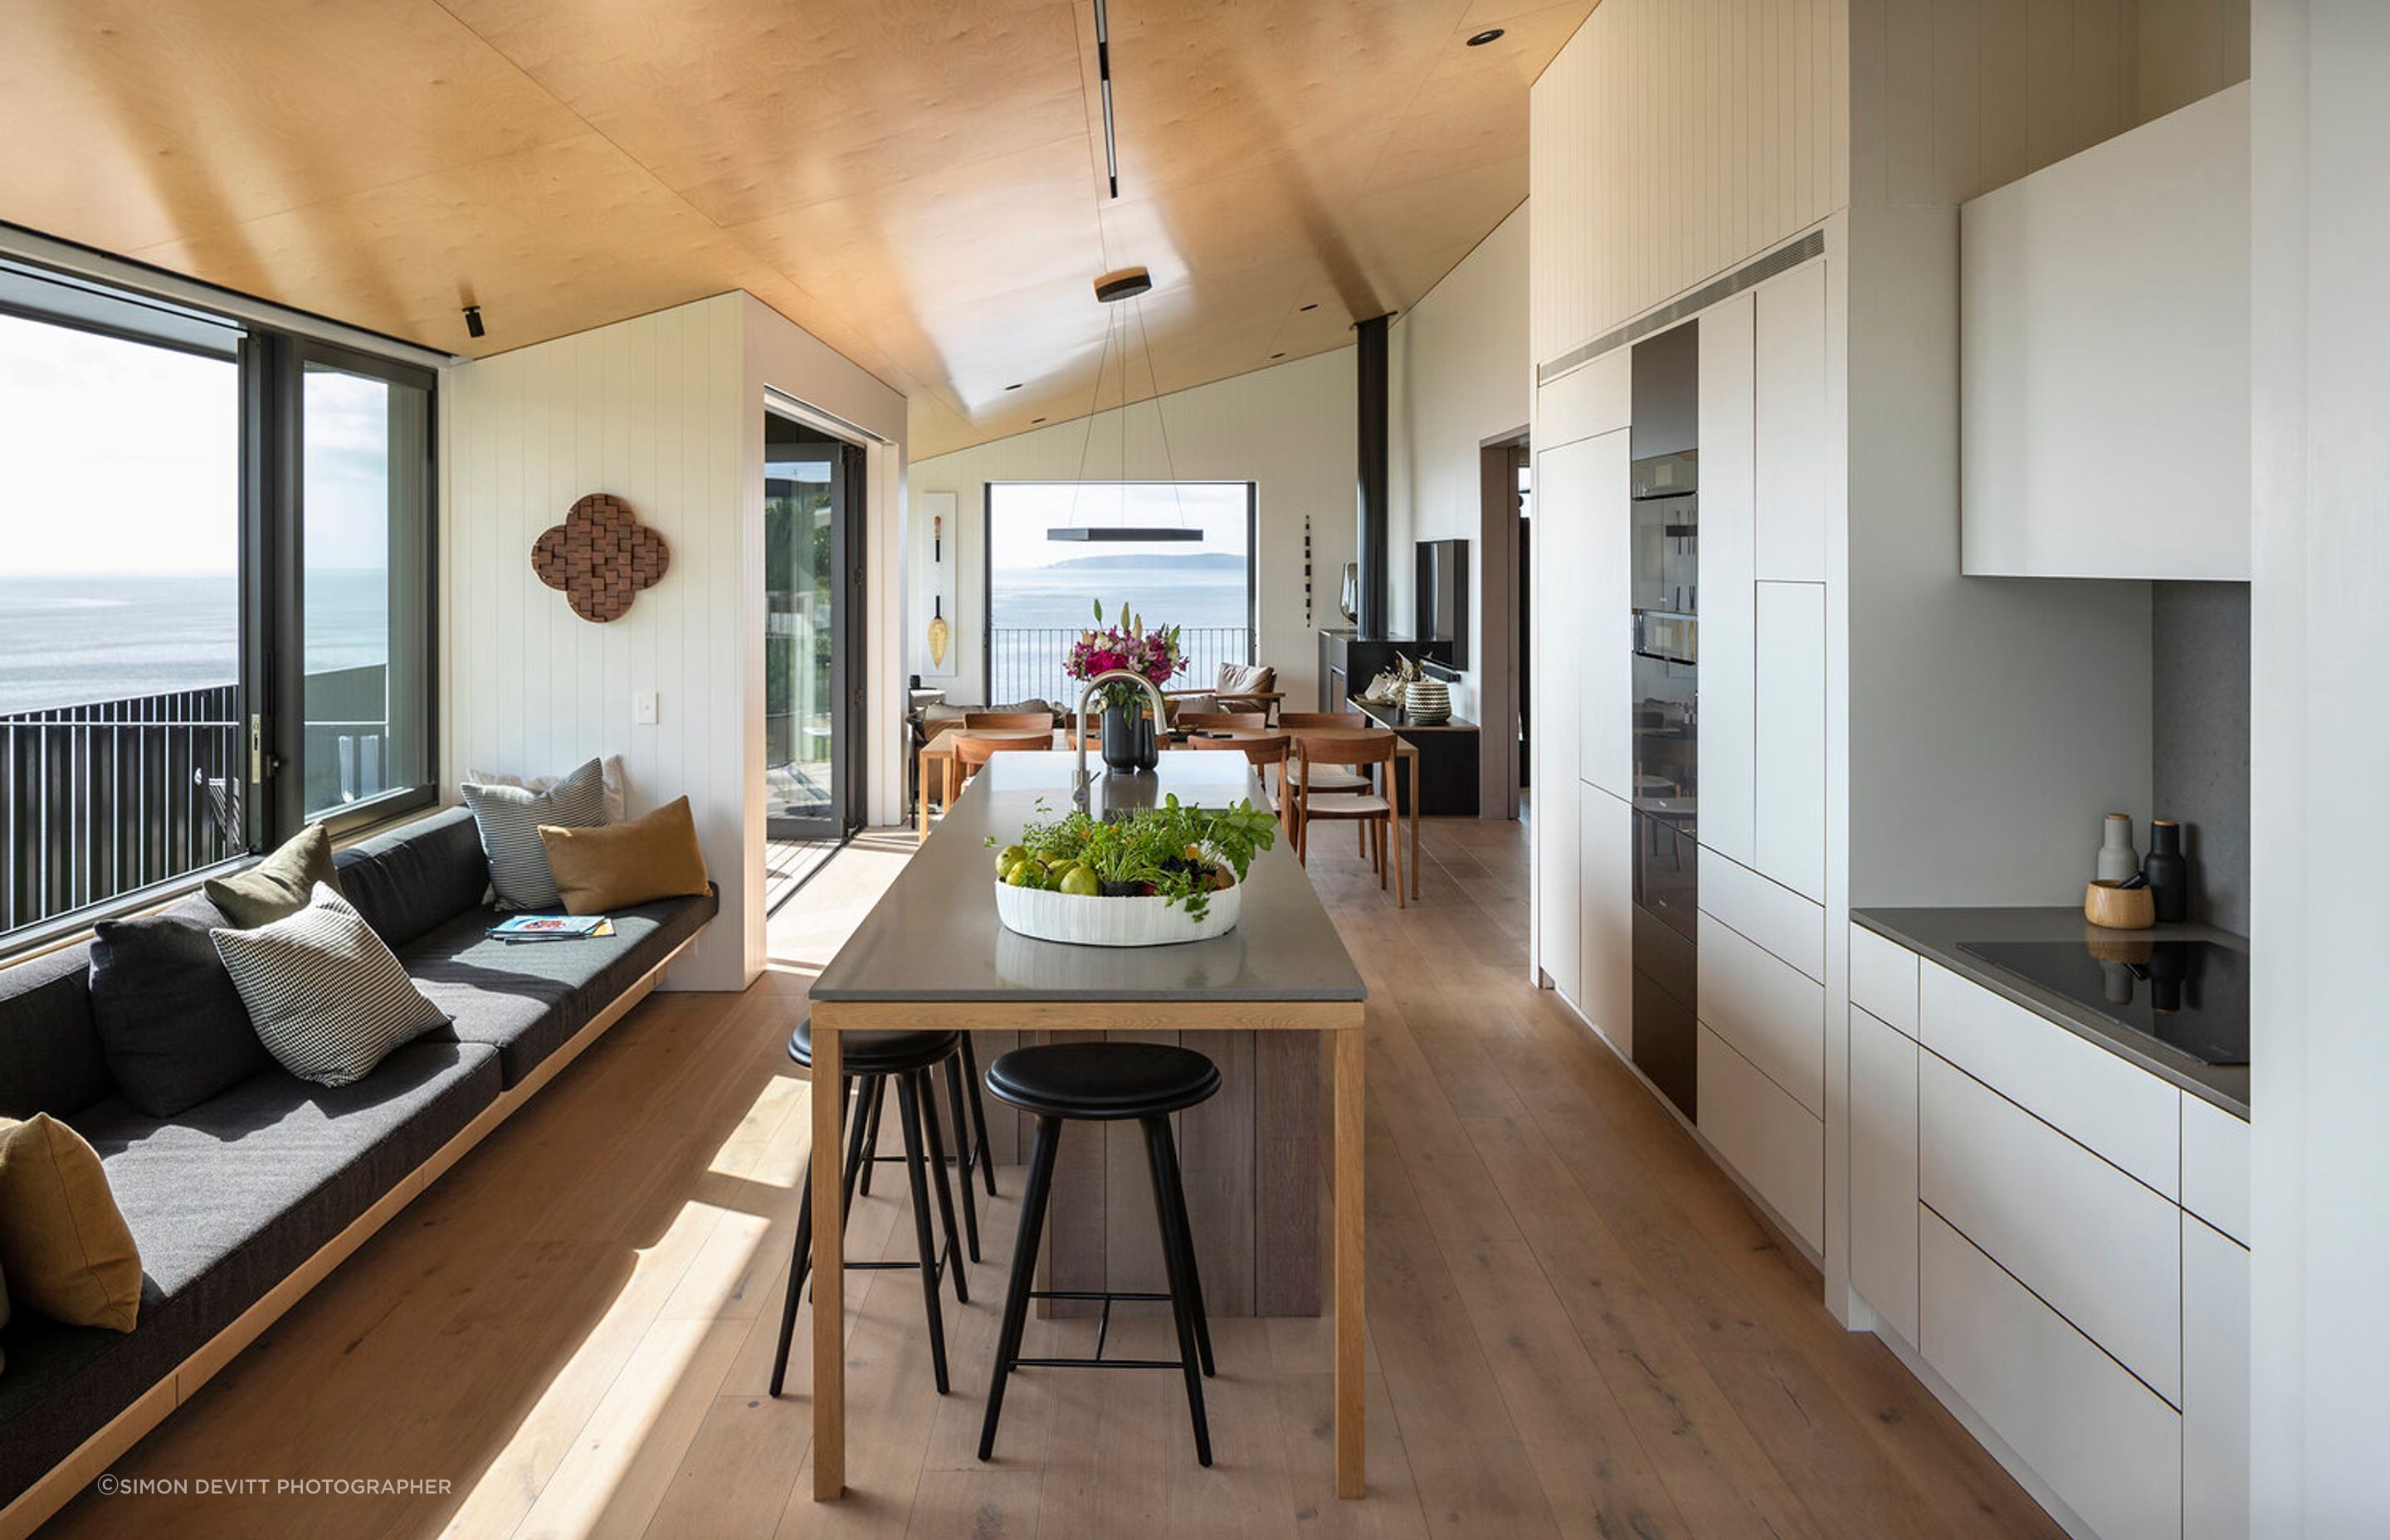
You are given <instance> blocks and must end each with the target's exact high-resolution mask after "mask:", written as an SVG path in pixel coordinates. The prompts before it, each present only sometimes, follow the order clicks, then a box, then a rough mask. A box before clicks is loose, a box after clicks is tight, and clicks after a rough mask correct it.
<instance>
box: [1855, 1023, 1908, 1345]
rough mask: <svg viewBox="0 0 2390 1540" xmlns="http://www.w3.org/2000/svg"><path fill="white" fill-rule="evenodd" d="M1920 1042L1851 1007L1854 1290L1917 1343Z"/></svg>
mask: <svg viewBox="0 0 2390 1540" xmlns="http://www.w3.org/2000/svg"><path fill="white" fill-rule="evenodd" d="M1917 1166H1918V1157H1917V1045H1916V1043H1915V1042H1913V1041H1912V1040H1911V1039H1909V1038H1908V1037H1907V1036H1905V1035H1903V1034H1902V1033H1898V1032H1895V1031H1894V1030H1893V1029H1892V1028H1891V1027H1889V1026H1886V1025H1885V1024H1884V1023H1883V1022H1882V1021H1880V1020H1876V1018H1874V1017H1873V1016H1870V1015H1869V1014H1868V1013H1867V1012H1866V1011H1864V1010H1860V1009H1857V1008H1856V1007H1854V1008H1853V1009H1852V1011H1851V1287H1852V1288H1854V1289H1856V1290H1858V1292H1859V1297H1860V1298H1861V1299H1864V1300H1866V1301H1867V1303H1869V1304H1870V1305H1871V1306H1873V1307H1874V1309H1875V1313H1876V1315H1877V1316H1878V1317H1879V1318H1881V1319H1882V1321H1883V1322H1884V1323H1886V1324H1888V1325H1889V1326H1891V1328H1893V1329H1894V1330H1895V1331H1896V1332H1898V1333H1899V1334H1900V1338H1901V1341H1905V1342H1908V1343H1910V1344H1911V1345H1914V1344H1915V1343H1916V1341H1917V1329H1918V1328H1917Z"/></svg>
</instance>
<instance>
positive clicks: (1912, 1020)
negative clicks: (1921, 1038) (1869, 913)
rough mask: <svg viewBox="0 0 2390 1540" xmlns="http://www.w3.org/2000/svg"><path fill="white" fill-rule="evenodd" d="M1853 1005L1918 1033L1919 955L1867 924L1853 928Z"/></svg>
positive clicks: (1910, 1033)
mask: <svg viewBox="0 0 2390 1540" xmlns="http://www.w3.org/2000/svg"><path fill="white" fill-rule="evenodd" d="M1851 1004H1853V1005H1855V1006H1857V1007H1859V1008H1860V1009H1861V1010H1864V1011H1867V1012H1868V1013H1869V1014H1870V1015H1872V1016H1873V1017H1874V1018H1875V1019H1876V1020H1879V1021H1882V1023H1883V1024H1884V1025H1886V1026H1888V1027H1895V1028H1898V1029H1899V1030H1900V1031H1902V1032H1904V1033H1908V1035H1909V1036H1911V1037H1914V1036H1916V1035H1917V954H1916V953H1914V952H1911V951H1910V950H1909V949H1908V947H1906V946H1903V945H1901V944H1900V943H1898V942H1896V941H1894V940H1892V939H1891V938H1890V937H1888V936H1879V935H1877V934H1876V933H1875V932H1874V931H1872V930H1869V929H1868V928H1867V927H1866V926H1864V925H1853V926H1852V927H1851Z"/></svg>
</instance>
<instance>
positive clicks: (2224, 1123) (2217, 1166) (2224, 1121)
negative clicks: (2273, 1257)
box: [2182, 1091, 2250, 1246]
mask: <svg viewBox="0 0 2390 1540" xmlns="http://www.w3.org/2000/svg"><path fill="white" fill-rule="evenodd" d="M2182 1206H2183V1207H2184V1208H2186V1209H2189V1210H2190V1211H2191V1213H2195V1214H2197V1215H2199V1217H2200V1218H2202V1219H2204V1220H2206V1221H2207V1222H2208V1223H2209V1224H2211V1225H2213V1226H2216V1227H2217V1229H2219V1230H2222V1231H2223V1232H2224V1233H2225V1234H2226V1235H2229V1236H2230V1237H2231V1238H2233V1239H2235V1240H2237V1241H2239V1242H2240V1243H2241V1244H2242V1245H2243V1246H2246V1245H2248V1244H2249V1223H2250V1222H2249V1125H2248V1124H2247V1123H2243V1122H2242V1120H2241V1119H2239V1118H2236V1117H2234V1116H2233V1115H2232V1114H2231V1113H2229V1112H2228V1111H2226V1110H2224V1109H2223V1108H2221V1107H2218V1106H2217V1105H2216V1104H2215V1103H2214V1102H2212V1101H2205V1100H2203V1099H2202V1098H2200V1097H2195V1096H2192V1095H2191V1093H2190V1092H2188V1091H2185V1092H2183V1093H2182Z"/></svg>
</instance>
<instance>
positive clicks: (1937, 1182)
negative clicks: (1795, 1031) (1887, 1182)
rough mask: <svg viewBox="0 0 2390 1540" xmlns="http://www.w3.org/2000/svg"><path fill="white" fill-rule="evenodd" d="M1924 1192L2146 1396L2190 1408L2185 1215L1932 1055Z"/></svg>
mask: <svg viewBox="0 0 2390 1540" xmlns="http://www.w3.org/2000/svg"><path fill="white" fill-rule="evenodd" d="M1917 1126H1918V1143H1919V1149H1920V1160H1919V1172H1918V1183H1917V1192H1918V1196H1919V1197H1920V1198H1921V1199H1923V1200H1925V1202H1926V1203H1928V1204H1930V1205H1931V1206H1932V1207H1933V1209H1934V1212H1935V1213H1939V1214H1940V1215H1941V1216H1942V1217H1943V1218H1944V1219H1946V1220H1947V1221H1948V1222H1949V1223H1950V1224H1951V1225H1952V1226H1955V1227H1956V1228H1957V1229H1958V1230H1959V1231H1960V1234H1962V1235H1964V1236H1965V1237H1966V1238H1968V1239H1969V1240H1972V1241H1973V1242H1974V1243H1975V1245H1976V1246H1978V1247H1980V1248H1981V1249H1982V1250H1983V1251H1985V1252H1986V1253H1988V1254H1989V1255H1990V1257H1991V1258H1992V1260H1993V1261H1995V1262H1997V1263H1998V1264H2000V1265H2001V1266H2002V1267H2004V1268H2006V1269H2008V1271H2009V1272H2011V1273H2012V1274H2014V1275H2015V1276H2016V1277H2017V1279H2018V1280H2019V1281H2020V1282H2022V1283H2023V1284H2024V1286H2025V1287H2026V1288H2028V1289H2030V1290H2033V1291H2034V1292H2035V1293H2036V1294H2038V1295H2040V1296H2041V1297H2042V1299H2043V1300H2045V1301H2047V1302H2048V1303H2049V1306H2050V1308H2052V1309H2054V1310H2056V1311H2057V1312H2058V1313H2059V1314H2060V1315H2063V1316H2065V1317H2066V1318H2067V1319H2068V1320H2069V1321H2071V1322H2073V1323H2074V1324H2075V1327H2076V1328H2077V1329H2079V1330H2080V1331H2082V1333H2083V1334H2084V1335H2085V1336H2087V1337H2088V1338H2090V1339H2091V1340H2092V1341H2095V1342H2097V1343H2099V1344H2100V1345H2101V1347H2102V1348H2104V1349H2106V1350H2107V1351H2108V1352H2109V1353H2110V1354H2114V1356H2115V1358H2116V1359H2117V1361H2118V1362H2120V1363H2122V1364H2123V1365H2124V1366H2125V1367H2127V1368H2128V1369H2130V1370H2132V1371H2133V1372H2134V1373H2135V1374H2137V1375H2139V1376H2140V1377H2141V1379H2142V1380H2145V1381H2147V1382H2148V1384H2149V1385H2150V1387H2151V1388H2152V1390H2154V1391H2156V1392H2158V1393H2159V1394H2160V1395H2162V1396H2164V1397H2165V1398H2166V1400H2168V1401H2169V1402H2172V1403H2174V1404H2176V1405H2180V1404H2181V1400H2182V1272H2181V1266H2182V1234H2181V1223H2182V1211H2181V1210H2180V1209H2178V1208H2176V1207H2175V1205H2174V1204H2173V1203H2171V1202H2169V1201H2168V1200H2165V1199H2164V1198H2161V1197H2159V1196H2158V1195H2157V1194H2156V1193H2154V1192H2152V1191H2151V1190H2150V1189H2149V1188H2148V1187H2143V1186H2142V1185H2141V1184H2140V1183H2139V1182H2137V1181H2135V1180H2133V1178H2131V1177H2130V1176H2127V1175H2126V1174H2124V1173H2123V1172H2121V1171H2118V1170H2117V1169H2116V1168H2115V1167H2114V1166H2112V1165H2110V1164H2109V1163H2108V1162H2107V1161H2103V1160H2101V1159H2100V1157H2099V1156H2097V1155H2094V1154H2092V1153H2091V1152H2090V1151H2089V1150H2088V1149H2084V1148H2083V1147H2082V1146H2081V1145H2079V1144H2076V1143H2075V1141H2074V1140H2072V1139H2070V1138H2068V1137H2067V1136H2064V1135H2063V1134H2061V1133H2059V1132H2058V1131H2057V1130H2055V1129H2053V1128H2051V1127H2050V1126H2049V1124H2048V1123H2043V1122H2042V1121H2041V1120H2040V1119H2038V1118H2036V1117H2035V1116H2034V1115H2033V1114H2032V1113H2030V1112H2027V1111H2025V1110H2024V1109H2022V1108H2020V1107H2018V1106H2017V1105H2016V1104H2015V1103H2013V1102H2011V1101H2009V1100H2008V1099H2007V1098H2005V1097H1999V1096H1996V1095H1994V1094H1993V1093H1992V1092H1990V1091H1987V1090H1985V1088H1984V1087H1983V1086H1982V1085H1980V1084H1976V1083H1975V1082H1974V1081H1972V1080H1970V1079H1968V1078H1967V1077H1966V1076H1965V1075H1963V1074H1960V1072H1958V1071H1956V1070H1954V1069H1952V1068H1951V1067H1950V1066H1949V1065H1947V1064H1946V1063H1944V1062H1943V1061H1942V1060H1940V1059H1936V1058H1934V1056H1933V1055H1932V1054H1927V1055H1925V1056H1924V1061H1923V1063H1922V1064H1921V1066H1920V1068H1919V1071H1918V1118H1917Z"/></svg>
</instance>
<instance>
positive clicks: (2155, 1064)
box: [1851, 906, 2249, 1119]
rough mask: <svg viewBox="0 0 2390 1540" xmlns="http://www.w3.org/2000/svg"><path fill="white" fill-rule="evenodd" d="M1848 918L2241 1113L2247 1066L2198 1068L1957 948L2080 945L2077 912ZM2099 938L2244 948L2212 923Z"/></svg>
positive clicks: (2082, 927) (1912, 912) (1935, 912)
mask: <svg viewBox="0 0 2390 1540" xmlns="http://www.w3.org/2000/svg"><path fill="white" fill-rule="evenodd" d="M1851 918H1852V919H1854V920H1856V921H1857V922H1858V923H1859V924H1861V925H1864V926H1866V927H1867V928H1868V929H1869V930H1873V931H1874V932H1876V933H1877V934H1878V935H1881V936H1886V937H1889V938H1890V939H1892V940H1894V941H1896V942H1898V943H1900V944H1901V945H1903V946H1906V947H1908V949H1909V950H1910V951H1912V952H1915V953H1917V954H1918V955H1919V956H1923V957H1925V958H1928V959H1929V960H1931V961H1934V962H1937V963H1940V964H1941V965H1942V966H1943V967H1945V968H1947V969H1950V971H1952V972H1953V973H1956V974H1958V975H1960V977H1961V978H1964V979H1967V980H1969V981H1970V982H1974V983H1978V984H1981V985H1983V986H1984V987H1985V989H1988V990H1990V991H1991V992H1992V993H1993V994H1995V995H2000V996H2002V997H2003V998H2005V999H2009V1000H2013V1001H2015V1002H2016V1003H2017V1004H2018V1005H2021V1006H2023V1007H2024V1008H2025V1009H2027V1010H2029V1011H2032V1012H2033V1013H2034V1014H2035V1015H2037V1016H2041V1017H2046V1018H2048V1019H2049V1020H2052V1021H2055V1022H2057V1023H2058V1024H2059V1025H2060V1026H2062V1027H2064V1028H2065V1029H2066V1030H2067V1031H2069V1032H2071V1033H2075V1035H2076V1036H2077V1037H2082V1038H2087V1039H2088V1040H2089V1041H2091V1042H2093V1043H2096V1044H2098V1045H2099V1046H2101V1047H2103V1048H2105V1049H2107V1050H2108V1051H2109V1052H2110V1053H2113V1054H2114V1055H2116V1056H2117V1057H2118V1058H2120V1059H2127V1060H2129V1061H2130V1062H2132V1063H2134V1064H2136V1065H2139V1067H2140V1068H2142V1069H2144V1070H2147V1071H2148V1072H2150V1073H2152V1074H2153V1075H2156V1076H2157V1077H2158V1078H2159V1079H2161V1080H2165V1081H2169V1082H2171V1083H2173V1084H2176V1085H2179V1086H2180V1087H2182V1088H2183V1089H2184V1090H2186V1091H2189V1092H2190V1093H2191V1095H2192V1096H2195V1097H2201V1098H2202V1099H2204V1100H2206V1101H2211V1102H2214V1103H2215V1104H2216V1105H2217V1106H2218V1107H2221V1108H2223V1109H2224V1110H2226V1111H2228V1112H2230V1113H2232V1114H2233V1115H2234V1116H2236V1117H2240V1118H2242V1119H2246V1118H2247V1117H2248V1116H2249V1069H2248V1066H2247V1065H2245V1064H2244V1065H2222V1064H2205V1063H2202V1062H2201V1061H2200V1060H2199V1059H2196V1058H2194V1057H2192V1056H2191V1055H2190V1054H2187V1053H2184V1052H2182V1051H2181V1050H2180V1049H2178V1048H2176V1047H2174V1046H2171V1045H2169V1044H2165V1043H2162V1042H2160V1041H2158V1040H2157V1039H2156V1038H2154V1037H2152V1036H2150V1035H2149V1034H2148V1033H2140V1032H2136V1031H2134V1030H2133V1029H2132V1028H2130V1027H2128V1026H2126V1025H2125V1024H2124V1023H2122V1022H2120V1021H2114V1020H2110V1019H2109V1018H2107V1017H2105V1016H2102V1015H2101V1014H2100V1013H2099V1012H2098V1011H2095V1010H2093V1009H2092V1008H2091V1007H2088V1006H2086V1005H2083V1004H2081V1003H2079V1002H2077V1001H2075V1000H2070V999H2068V998H2067V997H2066V996H2065V995H2059V994H2055V993H2053V992H2051V991H2049V990H2047V989H2044V988H2042V987H2041V986H2040V985H2038V984H2037V983H2034V982H2032V981H2031V980H2029V979H2025V978H2022V977H2020V976H2019V975H2017V974H2014V973H2011V972H2010V971H2009V970H2008V969H2003V968H1998V967H1995V966H1994V965H1992V964H1991V963H1988V962H1985V960H1984V959H1983V958H1981V957H1978V956H1974V955H1973V954H1972V953H1969V952H1964V951H1961V950H1960V946H1961V945H1962V944H1963V943H1968V942H2065V941H2071V942H2080V941H2082V940H2083V938H2084V932H2085V931H2086V930H2089V929H2090V927H2089V926H2088V925H2087V924H2086V923H2085V921H2084V918H2083V911H2082V910H2081V909H2079V908H2065V907H2057V906H2053V907H2049V908H2024V909H1854V910H1852V911H1851ZM2101 934H2102V935H2108V936H2114V937H2117V938H2119V939H2135V938H2146V939H2148V940H2151V941H2212V942H2217V943H2221V944H2222V945H2225V946H2228V947H2230V948H2231V949H2232V950H2233V951H2236V952H2240V953H2242V954H2243V955H2245V954H2246V953H2247V952H2248V950H2249V943H2248V940H2247V938H2246V937H2242V936H2236V935H2234V934H2233V933H2232V932H2231V931H2229V930H2217V928H2216V927H2214V926H2212V925H2159V926H2155V927H2153V928H2152V929H2150V930H2110V931H2102V932H2101Z"/></svg>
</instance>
